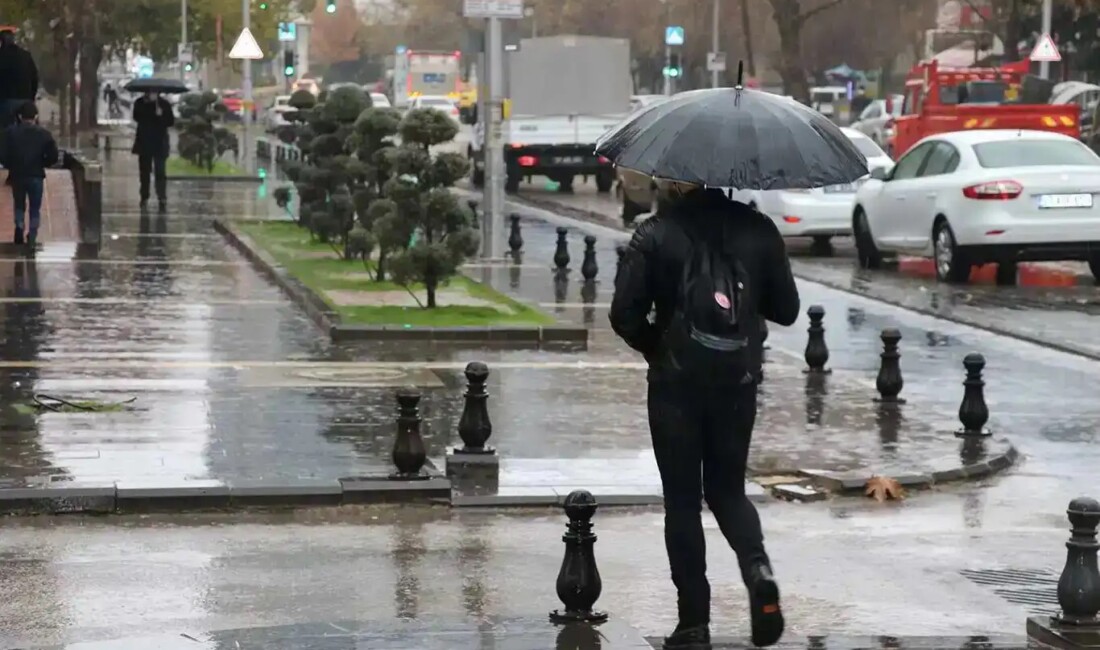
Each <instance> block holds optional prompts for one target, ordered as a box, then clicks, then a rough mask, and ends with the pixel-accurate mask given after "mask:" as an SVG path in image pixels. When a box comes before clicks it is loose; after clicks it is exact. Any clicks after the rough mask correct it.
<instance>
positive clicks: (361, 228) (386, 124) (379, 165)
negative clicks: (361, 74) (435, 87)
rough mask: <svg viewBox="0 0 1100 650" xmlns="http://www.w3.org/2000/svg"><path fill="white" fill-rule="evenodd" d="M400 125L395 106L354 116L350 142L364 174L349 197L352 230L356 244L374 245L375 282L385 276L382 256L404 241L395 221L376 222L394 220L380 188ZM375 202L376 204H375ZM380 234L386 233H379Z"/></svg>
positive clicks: (390, 167) (389, 172)
mask: <svg viewBox="0 0 1100 650" xmlns="http://www.w3.org/2000/svg"><path fill="white" fill-rule="evenodd" d="M400 125H401V114H400V113H399V112H398V111H396V110H395V109H392V108H368V109H367V110H365V111H363V112H362V113H361V114H360V115H359V117H358V118H357V119H356V121H355V125H354V131H353V133H352V136H351V141H350V146H351V148H353V149H354V150H355V157H356V159H358V161H359V163H360V164H361V165H362V171H363V174H364V179H363V183H362V185H360V186H359V187H358V188H357V189H356V191H355V194H354V195H353V196H352V200H353V202H354V203H355V212H356V215H357V218H356V225H357V226H358V228H356V227H353V229H352V230H353V232H354V233H355V237H356V238H357V239H358V240H361V241H363V243H362V244H359V245H360V246H362V245H367V244H369V246H370V248H373V247H375V246H377V247H378V263H377V264H376V265H375V273H374V277H375V280H378V281H381V280H385V279H386V258H387V256H388V253H389V251H391V250H394V249H395V248H398V247H400V246H402V245H404V243H405V242H407V241H408V237H407V236H406V237H405V239H404V240H402V241H398V240H397V237H396V232H397V224H387V225H383V226H379V225H378V223H377V222H378V220H379V219H383V218H390V219H393V220H395V219H397V216H396V214H395V212H394V210H393V209H392V207H391V206H390V204H389V203H386V202H385V199H382V198H380V197H381V195H382V187H383V186H384V185H385V183H386V181H387V180H388V179H389V178H390V176H392V174H393V165H392V164H391V158H392V153H393V151H394V141H393V137H394V136H395V135H397V131H398V128H399V126H400ZM379 203H380V205H379V207H375V206H376V204H379ZM380 233H381V234H384V235H386V236H379V235H380ZM390 235H393V236H390ZM364 238H366V239H365V240H364Z"/></svg>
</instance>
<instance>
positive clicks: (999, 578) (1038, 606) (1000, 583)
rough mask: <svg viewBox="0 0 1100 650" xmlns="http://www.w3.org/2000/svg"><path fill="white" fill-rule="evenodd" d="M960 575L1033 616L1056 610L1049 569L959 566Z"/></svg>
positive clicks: (1054, 579)
mask: <svg viewBox="0 0 1100 650" xmlns="http://www.w3.org/2000/svg"><path fill="white" fill-rule="evenodd" d="M959 573H961V574H962V575H963V577H965V578H968V579H969V580H970V581H971V582H973V583H975V584H979V585H982V586H983V587H992V588H993V593H995V594H997V595H998V596H1000V597H1001V598H1004V599H1005V600H1007V601H1008V602H1010V603H1012V604H1014V605H1021V606H1023V607H1025V608H1027V610H1028V612H1029V613H1031V614H1035V615H1037V616H1051V615H1053V614H1057V613H1058V594H1057V590H1058V576H1059V574H1058V573H1056V572H1055V571H1051V570H1049V569H963V570H962V571H960V572H959Z"/></svg>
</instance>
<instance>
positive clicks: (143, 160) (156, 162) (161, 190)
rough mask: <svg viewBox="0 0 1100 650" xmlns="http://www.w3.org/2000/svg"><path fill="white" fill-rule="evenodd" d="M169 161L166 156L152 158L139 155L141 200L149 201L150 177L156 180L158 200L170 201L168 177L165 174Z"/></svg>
mask: <svg viewBox="0 0 1100 650" xmlns="http://www.w3.org/2000/svg"><path fill="white" fill-rule="evenodd" d="M167 161H168V158H167V157H165V156H150V155H147V154H138V175H139V176H140V177H141V200H142V201H148V200H149V176H150V175H152V176H153V177H154V178H155V182H156V188H157V199H158V200H160V201H167V200H168V176H167V174H165V171H164V165H165V163H166V162H167Z"/></svg>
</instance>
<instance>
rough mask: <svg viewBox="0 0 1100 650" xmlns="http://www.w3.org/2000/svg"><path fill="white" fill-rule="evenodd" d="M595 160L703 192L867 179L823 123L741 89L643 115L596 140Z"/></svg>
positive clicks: (699, 94) (805, 111)
mask: <svg viewBox="0 0 1100 650" xmlns="http://www.w3.org/2000/svg"><path fill="white" fill-rule="evenodd" d="M738 76H740V75H738ZM596 153H597V154H599V155H601V156H604V157H605V158H608V159H610V160H611V161H612V162H614V163H615V164H616V165H618V166H620V167H625V168H627V169H632V170H634V171H637V172H640V173H643V174H646V175H647V176H653V177H656V178H663V179H668V180H675V181H681V182H685V183H692V184H696V185H706V186H708V187H723V188H729V187H732V188H737V189H746V190H749V189H751V190H781V189H796V188H812V187H822V186H825V185H840V184H843V183H851V182H852V181H855V180H857V179H859V178H862V177H863V176H866V175H867V158H866V157H864V155H863V154H862V153H860V152H859V150H858V149H856V147H855V145H854V144H852V141H851V140H849V139H848V138H847V137H846V136H845V135H844V133H843V132H841V130H840V128H838V127H837V126H836V125H835V124H833V123H832V122H830V121H829V119H828V118H826V117H825V116H824V115H821V114H820V113H818V112H817V111H814V110H812V109H810V108H807V107H806V106H803V105H802V104H799V103H798V102H796V101H794V100H792V99H788V98H786V97H782V96H780V95H773V94H771V93H765V92H760V91H756V90H749V89H746V88H741V87H739V86H738V87H734V88H715V89H711V90H696V91H691V92H686V93H681V94H679V95H676V96H674V97H672V98H671V99H669V100H668V101H666V102H663V103H660V104H656V105H653V106H650V107H648V108H646V109H643V110H642V111H641V112H639V113H635V114H634V115H632V116H630V117H629V118H627V120H626V121H625V122H624V123H622V124H620V125H619V126H617V127H615V128H614V129H612V130H611V131H609V132H608V133H606V134H605V135H604V136H603V137H601V138H600V140H599V142H597V143H596Z"/></svg>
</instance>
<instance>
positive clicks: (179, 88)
mask: <svg viewBox="0 0 1100 650" xmlns="http://www.w3.org/2000/svg"><path fill="white" fill-rule="evenodd" d="M126 90H129V91H131V92H141V93H144V94H143V95H142V96H141V97H138V98H137V100H136V101H134V110H133V119H134V123H135V124H136V125H137V133H136V134H135V135H134V146H133V149H132V151H133V153H135V154H137V157H138V176H139V179H140V190H139V191H140V193H141V207H143V208H144V207H145V206H146V205H147V204H148V203H149V176H153V178H154V182H155V186H156V191H157V201H158V203H159V207H160V210H161V211H162V212H163V211H165V210H167V208H168V177H167V174H166V172H165V165H166V164H167V162H168V153H169V150H170V143H169V139H168V129H169V128H171V127H172V126H174V125H175V123H176V117H175V115H174V114H173V113H172V105H171V104H170V103H168V100H167V99H165V98H164V97H163V96H162V93H163V92H185V91H186V90H187V87H186V86H183V85H182V84H181V83H180V82H178V81H175V82H172V81H169V80H161V79H137V80H135V81H131V82H130V83H129V84H127V85H126Z"/></svg>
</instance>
